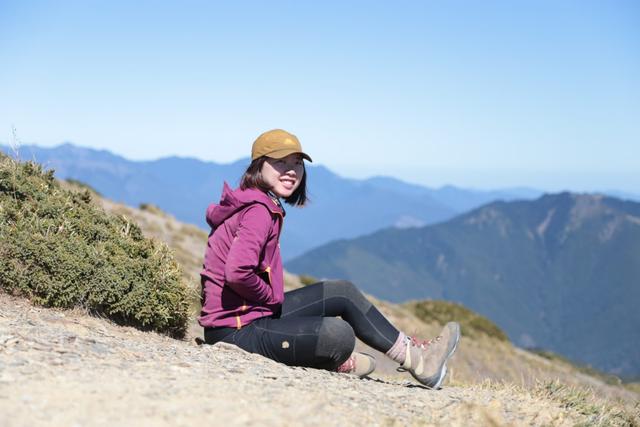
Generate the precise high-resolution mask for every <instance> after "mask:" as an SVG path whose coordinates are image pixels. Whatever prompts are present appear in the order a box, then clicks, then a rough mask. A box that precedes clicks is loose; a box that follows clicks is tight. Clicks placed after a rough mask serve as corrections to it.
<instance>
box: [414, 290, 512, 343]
mask: <svg viewBox="0 0 640 427" xmlns="http://www.w3.org/2000/svg"><path fill="white" fill-rule="evenodd" d="M405 306H406V307H407V308H409V309H410V310H411V312H413V313H414V314H415V315H416V316H417V317H418V318H419V319H420V320H422V321H424V322H427V323H430V322H436V323H439V324H441V325H443V324H445V323H447V322H450V321H456V322H458V323H459V324H460V328H461V330H462V334H464V335H465V336H470V337H477V336H479V335H486V336H489V337H492V338H496V339H498V340H500V341H509V338H508V337H507V334H505V333H504V331H503V330H502V329H500V328H499V327H498V326H497V325H496V324H495V323H493V322H492V321H491V320H489V319H487V318H486V317H484V316H481V315H479V314H478V313H475V312H473V311H471V310H469V309H468V308H466V307H464V306H463V305H460V304H456V303H453V302H448V301H436V300H424V301H411V302H408V303H406V304H405Z"/></svg>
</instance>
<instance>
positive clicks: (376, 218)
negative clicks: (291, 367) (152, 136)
mask: <svg viewBox="0 0 640 427" xmlns="http://www.w3.org/2000/svg"><path fill="white" fill-rule="evenodd" d="M0 150H2V151H4V152H6V153H8V154H13V155H16V153H15V152H13V150H11V149H10V148H9V147H6V146H1V145H0ZM17 156H18V157H20V158H21V159H22V160H35V161H37V162H38V163H41V164H43V165H44V166H45V167H47V168H50V169H54V170H55V174H56V177H58V178H61V179H75V180H79V181H82V182H84V183H86V184H88V185H90V186H91V187H93V188H94V189H95V190H97V191H98V192H99V193H100V194H102V195H104V196H105V197H107V198H109V199H111V200H114V201H117V202H122V203H125V204H128V205H130V206H133V207H137V206H139V205H140V204H143V203H147V204H153V205H156V206H158V207H160V208H161V209H162V210H164V211H166V212H168V213H170V214H172V215H174V216H175V217H176V218H177V219H178V220H180V221H183V222H187V223H190V224H194V225H197V226H199V227H201V228H203V229H207V226H206V223H205V220H204V212H205V209H206V207H207V206H208V205H209V204H210V203H212V202H217V201H218V200H219V197H220V191H221V189H222V183H223V181H227V182H229V184H230V185H232V186H234V185H237V184H238V181H239V178H240V176H241V175H242V173H243V172H244V170H245V169H246V167H247V166H248V165H249V159H248V158H245V159H240V160H238V161H236V162H232V163H228V164H219V163H214V162H204V161H201V160H197V159H193V158H181V157H167V158H163V159H159V160H153V161H131V160H128V159H125V158H123V157H121V156H117V155H115V154H113V153H110V152H109V151H106V150H95V149H90V148H84V147H79V146H76V145H73V144H69V143H66V144H63V145H60V146H58V147H54V148H42V147H38V146H35V145H24V146H21V147H19V149H18V150H17ZM307 173H308V188H309V193H308V194H309V196H310V199H311V202H310V203H309V205H308V206H306V207H305V208H304V209H297V208H289V209H287V218H286V220H285V232H284V233H283V235H282V239H281V240H282V241H281V244H282V253H283V257H284V259H291V258H292V257H295V256H296V255H300V254H302V253H303V252H305V251H308V250H310V249H312V248H313V247H316V246H319V245H322V244H324V243H327V242H329V241H332V240H335V239H344V238H352V237H357V236H361V235H365V234H368V233H371V232H374V231H376V230H379V229H382V228H386V227H400V228H403V227H415V226H422V225H426V224H433V223H437V222H440V221H444V220H447V219H449V218H452V217H453V216H455V215H457V214H459V213H461V212H464V211H467V210H469V209H472V208H474V207H477V206H480V205H482V204H485V203H487V202H489V201H493V200H498V199H502V200H514V199H523V198H524V199H527V198H533V197H537V196H538V195H540V194H541V192H540V191H537V190H533V189H527V188H513V189H505V190H498V191H476V190H467V189H462V188H457V187H453V186H447V187H443V188H440V189H431V188H427V187H423V186H419V185H414V184H408V183H405V182H403V181H400V180H397V179H394V178H389V177H375V178H370V179H365V180H356V179H348V178H343V177H341V176H339V175H337V174H335V173H333V172H332V171H331V170H329V169H327V168H326V167H324V166H316V165H308V168H307Z"/></svg>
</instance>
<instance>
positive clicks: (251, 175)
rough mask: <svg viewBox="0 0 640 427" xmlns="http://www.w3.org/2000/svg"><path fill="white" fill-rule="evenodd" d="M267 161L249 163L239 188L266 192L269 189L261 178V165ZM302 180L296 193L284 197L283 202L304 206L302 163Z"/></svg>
mask: <svg viewBox="0 0 640 427" xmlns="http://www.w3.org/2000/svg"><path fill="white" fill-rule="evenodd" d="M266 161H267V157H266V156H262V157H258V158H257V159H255V160H254V161H252V162H251V164H250V165H249V167H248V168H247V170H246V171H245V172H244V175H242V178H240V188H241V189H243V190H246V189H247V188H258V189H260V190H262V191H264V192H268V191H270V190H271V189H270V188H269V186H268V185H267V183H266V182H265V181H264V179H263V178H262V165H264V162H266ZM302 170H303V174H302V179H301V180H300V185H299V186H298V188H296V191H294V192H293V194H291V195H290V196H289V197H285V198H284V201H285V202H286V203H288V204H289V205H291V206H304V205H305V204H306V203H307V201H308V199H307V169H306V168H305V166H304V162H302Z"/></svg>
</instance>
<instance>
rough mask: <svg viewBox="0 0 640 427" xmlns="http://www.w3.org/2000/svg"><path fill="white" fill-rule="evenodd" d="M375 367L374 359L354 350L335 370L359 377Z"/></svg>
mask: <svg viewBox="0 0 640 427" xmlns="http://www.w3.org/2000/svg"><path fill="white" fill-rule="evenodd" d="M375 369H376V359H374V358H373V357H372V356H370V355H368V354H366V353H359V352H357V351H354V352H353V353H351V356H349V358H348V359H347V360H346V361H345V362H344V363H343V364H342V365H340V366H338V368H337V369H336V372H341V373H343V374H353V375H357V376H359V377H360V378H362V377H366V376H367V375H369V374H370V373H372V372H373V371H374V370H375Z"/></svg>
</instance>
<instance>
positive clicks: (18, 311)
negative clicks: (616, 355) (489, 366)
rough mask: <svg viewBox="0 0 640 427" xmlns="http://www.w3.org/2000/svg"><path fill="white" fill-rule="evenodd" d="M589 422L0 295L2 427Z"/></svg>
mask: <svg viewBox="0 0 640 427" xmlns="http://www.w3.org/2000/svg"><path fill="white" fill-rule="evenodd" d="M563 406H564V407H563ZM591 419H593V417H592V418H591ZM588 420H589V418H588V417H587V416H585V415H584V414H581V413H579V412H578V411H575V410H573V409H571V408H567V407H566V405H562V403H560V402H558V401H556V400H553V399H545V398H544V397H541V396H539V395H537V394H535V393H528V392H526V391H524V390H517V389H515V388H512V387H506V386H505V387H496V386H491V387H486V386H466V387H465V386H458V387H451V386H447V387H445V388H443V389H441V390H438V391H432V390H428V389H425V388H423V387H421V386H419V385H417V384H416V383H415V382H413V381H412V380H410V379H409V378H406V380H404V381H403V380H399V381H396V380H389V379H385V378H376V377H375V375H373V376H372V378H370V379H358V378H356V377H353V376H350V375H344V374H338V373H333V372H326V371H321V370H315V369H305V368H290V367H287V366H284V365H282V364H279V363H276V362H273V361H271V360H268V359H265V358H263V357H260V356H257V355H252V354H249V353H246V352H244V351H241V350H239V349H237V348H235V347H233V346H229V345H216V346H198V345H196V344H195V342H193V341H192V340H185V341H178V340H174V339H171V338H168V337H165V336H162V335H158V334H155V333H147V332H141V331H138V330H135V329H132V328H128V327H120V326H117V325H114V324H113V323H112V322H110V321H107V320H104V319H99V318H95V317H91V316H87V315H85V314H84V313H82V312H80V311H77V310H76V311H58V310H53V309H45V308H38V307H34V306H32V305H31V304H30V303H29V302H28V301H26V300H23V299H18V298H14V297H10V296H7V295H5V294H1V293H0V425H2V426H6V427H9V426H106V425H109V426H113V425H118V426H121V425H136V426H138V425H149V426H151V425H153V426H164V425H167V426H169V425H171V426H180V425H197V424H203V423H206V424H209V425H301V424H302V425H323V426H324V425H336V426H337V425H443V426H444V425H447V426H450V425H454V426H456V425H459V426H463V425H464V426H468V425H567V426H569V425H575V424H577V423H581V422H586V421H588Z"/></svg>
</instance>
